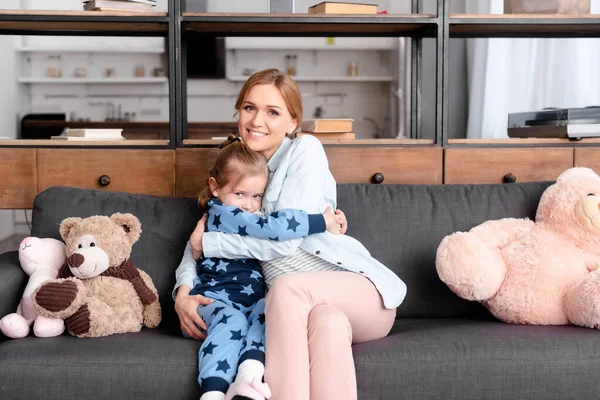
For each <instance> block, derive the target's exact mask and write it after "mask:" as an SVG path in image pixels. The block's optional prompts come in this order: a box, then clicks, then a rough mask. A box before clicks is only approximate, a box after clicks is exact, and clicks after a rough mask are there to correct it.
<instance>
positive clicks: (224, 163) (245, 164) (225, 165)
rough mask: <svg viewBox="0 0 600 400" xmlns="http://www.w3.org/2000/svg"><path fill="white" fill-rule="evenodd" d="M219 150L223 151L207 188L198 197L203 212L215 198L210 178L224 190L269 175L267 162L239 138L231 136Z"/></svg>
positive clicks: (209, 174) (207, 179) (216, 162)
mask: <svg viewBox="0 0 600 400" xmlns="http://www.w3.org/2000/svg"><path fill="white" fill-rule="evenodd" d="M219 148H220V149H221V151H219V153H218V154H217V159H216V160H215V163H214V165H213V167H212V168H211V169H210V172H209V173H208V178H206V188H205V189H204V190H203V191H202V192H201V193H200V194H199V195H198V205H199V206H200V207H201V208H202V209H203V210H206V209H207V206H208V201H209V200H210V199H212V198H213V197H214V196H213V194H212V191H211V189H210V185H209V184H208V181H209V179H210V178H214V179H215V181H216V182H217V185H218V187H220V188H222V187H225V186H227V185H229V184H230V183H233V185H234V186H235V185H237V184H238V183H239V182H240V181H241V180H242V179H244V178H246V177H249V176H256V175H259V174H266V173H267V160H266V159H265V158H264V157H263V156H262V155H261V154H259V153H257V152H255V151H252V150H250V148H249V147H248V146H246V145H245V144H244V143H243V142H242V141H241V140H240V138H239V137H237V136H235V135H229V137H228V138H227V140H226V141H224V142H223V143H221V145H220V146H219Z"/></svg>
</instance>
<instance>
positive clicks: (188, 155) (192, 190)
mask: <svg viewBox="0 0 600 400" xmlns="http://www.w3.org/2000/svg"><path fill="white" fill-rule="evenodd" d="M218 152H219V149H218V148H208V149H177V150H175V159H176V161H175V176H176V178H175V192H176V193H177V196H179V197H197V196H198V194H199V193H200V191H201V190H202V189H204V188H205V187H206V179H207V178H208V172H209V171H210V169H211V168H212V166H213V164H214V162H215V159H216V158H217V153H218Z"/></svg>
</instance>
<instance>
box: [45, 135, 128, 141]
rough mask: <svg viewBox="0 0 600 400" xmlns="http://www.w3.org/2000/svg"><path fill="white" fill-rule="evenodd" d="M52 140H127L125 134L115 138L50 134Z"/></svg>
mask: <svg viewBox="0 0 600 400" xmlns="http://www.w3.org/2000/svg"><path fill="white" fill-rule="evenodd" d="M50 139H51V140H75V141H82V142H85V141H88V142H92V141H96V142H100V141H113V140H125V138H124V137H123V136H121V137H120V138H115V137H106V138H97V137H77V136H50Z"/></svg>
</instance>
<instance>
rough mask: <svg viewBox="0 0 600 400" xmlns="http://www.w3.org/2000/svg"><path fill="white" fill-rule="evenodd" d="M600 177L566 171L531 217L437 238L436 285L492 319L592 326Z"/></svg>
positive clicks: (597, 314) (599, 299)
mask: <svg viewBox="0 0 600 400" xmlns="http://www.w3.org/2000/svg"><path fill="white" fill-rule="evenodd" d="M599 267H600V177H599V176H598V175H596V174H595V173H594V172H593V171H592V170H591V169H588V168H571V169H569V170H567V171H565V172H563V173H562V174H561V175H560V176H559V177H558V178H557V180H556V183H555V184H553V185H551V186H549V187H548V188H547V189H546V190H545V191H544V193H543V195H542V197H541V199H540V202H539V205H538V208H537V213H536V216H535V222H533V221H531V220H529V219H515V218H506V219H500V220H496V221H487V222H484V223H483V224H481V225H478V226H476V227H474V228H473V229H471V230H470V231H469V232H466V233H465V232H458V233H454V234H452V235H449V236H447V237H445V238H444V239H443V240H442V242H441V244H440V246H439V247H438V250H437V257H436V268H437V272H438V275H439V277H440V279H441V280H442V281H443V282H444V283H446V285H448V287H449V288H450V289H451V290H452V291H453V292H454V293H456V294H457V295H458V296H460V297H462V298H464V299H467V300H473V301H479V302H481V303H483V304H484V305H485V307H486V308H487V309H488V310H489V311H490V312H491V313H492V314H493V315H494V316H495V317H496V318H498V319H499V320H501V321H504V322H510V323H518V324H535V325H567V324H574V325H579V326H583V327H589V328H600V271H599V270H598V268H599Z"/></svg>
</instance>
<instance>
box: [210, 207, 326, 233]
mask: <svg viewBox="0 0 600 400" xmlns="http://www.w3.org/2000/svg"><path fill="white" fill-rule="evenodd" d="M330 214H331V215H330V216H331V217H333V213H330ZM328 217H329V215H328ZM328 219H330V220H331V218H328ZM208 229H209V230H210V231H211V232H223V233H235V234H237V235H240V236H249V237H253V238H257V239H264V240H278V241H283V240H291V239H301V238H303V237H305V236H308V235H311V234H313V233H322V232H325V230H326V229H327V223H326V221H325V216H324V215H323V214H307V213H306V211H303V210H295V209H291V208H287V209H284V210H280V211H275V212H274V213H271V214H270V215H267V216H264V217H263V216H260V215H257V214H254V213H250V212H245V211H243V210H242V209H240V208H238V207H233V206H228V205H225V204H223V203H221V202H220V201H218V200H217V201H214V200H213V203H212V204H211V206H210V210H209V213H208Z"/></svg>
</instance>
